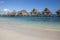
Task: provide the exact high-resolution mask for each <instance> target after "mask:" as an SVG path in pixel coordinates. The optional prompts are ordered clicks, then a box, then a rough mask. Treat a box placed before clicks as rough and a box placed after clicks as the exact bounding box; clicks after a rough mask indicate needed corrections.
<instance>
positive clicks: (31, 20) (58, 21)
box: [0, 16, 60, 29]
mask: <svg viewBox="0 0 60 40" xmlns="http://www.w3.org/2000/svg"><path fill="white" fill-rule="evenodd" d="M0 20H6V21H9V22H14V23H19V24H26V25H36V26H37V27H55V28H59V29H60V17H37V16H34V17H33V16H23V17H22V16H16V17H0Z"/></svg>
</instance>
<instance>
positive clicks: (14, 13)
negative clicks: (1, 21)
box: [8, 10, 17, 16]
mask: <svg viewBox="0 0 60 40" xmlns="http://www.w3.org/2000/svg"><path fill="white" fill-rule="evenodd" d="M16 15H17V12H16V10H13V11H12V12H11V13H9V14H8V16H16Z"/></svg>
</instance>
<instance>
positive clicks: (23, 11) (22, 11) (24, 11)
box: [20, 10, 28, 13]
mask: <svg viewBox="0 0 60 40" xmlns="http://www.w3.org/2000/svg"><path fill="white" fill-rule="evenodd" d="M20 12H21V13H28V12H27V11H26V10H21V11H20Z"/></svg>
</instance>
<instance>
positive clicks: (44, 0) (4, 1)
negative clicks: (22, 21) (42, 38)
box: [0, 0, 60, 12]
mask: <svg viewBox="0 0 60 40" xmlns="http://www.w3.org/2000/svg"><path fill="white" fill-rule="evenodd" d="M33 8H35V9H37V10H39V11H42V10H43V9H44V8H48V9H50V10H51V11H53V12H55V11H56V10H57V9H60V0H0V9H9V10H10V11H12V10H14V9H15V10H17V11H19V10H27V11H31V10H32V9H33Z"/></svg>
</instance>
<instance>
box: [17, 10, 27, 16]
mask: <svg viewBox="0 0 60 40" xmlns="http://www.w3.org/2000/svg"><path fill="white" fill-rule="evenodd" d="M18 15H19V16H27V15H28V12H27V11H26V10H21V11H18Z"/></svg>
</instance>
